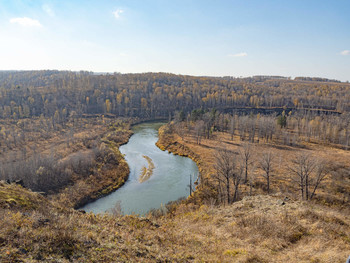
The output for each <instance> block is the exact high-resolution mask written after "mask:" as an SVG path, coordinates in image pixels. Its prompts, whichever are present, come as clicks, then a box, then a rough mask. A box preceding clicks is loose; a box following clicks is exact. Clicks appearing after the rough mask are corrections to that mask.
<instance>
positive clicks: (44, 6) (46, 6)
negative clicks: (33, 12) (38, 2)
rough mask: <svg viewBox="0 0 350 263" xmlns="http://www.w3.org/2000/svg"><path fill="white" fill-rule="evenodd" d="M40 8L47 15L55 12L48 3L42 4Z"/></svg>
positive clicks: (52, 14) (53, 14)
mask: <svg viewBox="0 0 350 263" xmlns="http://www.w3.org/2000/svg"><path fill="white" fill-rule="evenodd" d="M42 9H43V10H44V12H45V13H46V14H48V15H49V16H55V12H54V11H53V10H52V8H51V7H50V6H48V5H43V6H42Z"/></svg>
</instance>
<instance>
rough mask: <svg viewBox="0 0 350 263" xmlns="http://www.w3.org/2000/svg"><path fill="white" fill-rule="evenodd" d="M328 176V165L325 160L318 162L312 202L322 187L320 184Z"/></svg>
mask: <svg viewBox="0 0 350 263" xmlns="http://www.w3.org/2000/svg"><path fill="white" fill-rule="evenodd" d="M328 174H329V171H328V169H327V166H326V164H325V163H324V160H318V161H317V162H316V165H315V177H314V180H313V181H314V182H313V183H314V186H313V190H312V193H311V195H310V200H311V199H312V198H313V197H314V196H315V193H316V190H317V188H318V187H319V186H320V183H321V182H322V181H323V179H325V178H326V176H327V175H328Z"/></svg>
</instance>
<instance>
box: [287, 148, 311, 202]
mask: <svg viewBox="0 0 350 263" xmlns="http://www.w3.org/2000/svg"><path fill="white" fill-rule="evenodd" d="M292 162H293V164H294V166H292V167H289V170H290V171H291V172H292V173H293V174H294V176H295V178H296V180H295V181H296V182H297V183H298V185H299V189H300V193H301V199H302V200H304V199H306V200H309V197H310V194H309V188H310V177H311V173H312V171H313V170H314V169H315V160H314V159H313V158H312V156H311V155H310V154H308V153H301V154H299V155H297V156H296V158H295V159H294V160H293V161H292ZM315 191H316V190H315Z"/></svg>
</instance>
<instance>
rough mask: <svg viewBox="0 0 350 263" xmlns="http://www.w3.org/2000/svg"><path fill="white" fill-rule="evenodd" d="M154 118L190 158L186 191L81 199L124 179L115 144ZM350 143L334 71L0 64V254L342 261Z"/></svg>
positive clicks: (344, 86)
mask: <svg viewBox="0 0 350 263" xmlns="http://www.w3.org/2000/svg"><path fill="white" fill-rule="evenodd" d="M152 120H161V121H163V122H167V124H166V125H163V126H162V127H161V128H160V129H159V140H158V142H157V146H158V147H159V148H160V149H161V150H167V151H169V152H172V153H174V154H177V155H182V156H186V157H190V158H191V159H192V160H194V161H195V162H196V163H197V166H198V168H199V172H200V173H199V175H198V178H197V179H195V178H192V175H190V178H189V179H190V181H189V196H188V198H186V199H184V200H178V201H175V202H171V203H168V204H167V205H165V206H163V207H161V208H160V209H156V210H152V211H150V212H149V214H148V215H147V216H146V217H138V216H136V215H127V216H122V215H121V211H120V210H118V207H117V206H116V209H114V210H112V214H103V215H94V214H92V213H85V211H81V210H79V208H81V207H82V206H83V205H85V204H87V203H89V202H91V201H94V200H96V199H98V198H101V197H103V196H106V195H108V194H109V193H111V192H113V191H115V190H117V189H118V188H119V187H121V186H122V185H123V184H124V183H125V181H126V180H127V179H128V176H129V172H130V171H129V167H128V164H127V163H126V161H125V159H124V156H123V154H121V152H120V151H119V147H120V146H121V145H123V144H125V143H127V142H128V140H129V138H130V136H131V135H132V133H133V131H132V126H133V125H134V124H138V123H140V122H144V121H152ZM349 144H350V84H349V83H342V82H339V81H335V80H329V79H324V78H311V77H297V78H295V79H291V78H289V77H281V76H254V77H249V78H232V77H194V76H183V75H174V74H169V73H143V74H120V73H113V74H96V73H93V72H85V71H84V72H83V71H82V72H71V71H52V70H51V71H0V216H1V217H2V218H3V220H0V261H1V260H3V259H4V260H8V262H16V260H24V261H26V260H28V257H30V260H33V262H36V261H37V262H40V261H43V260H51V259H52V258H57V259H62V260H63V262H68V261H79V260H83V261H86V262H88V261H97V262H98V261H100V260H101V259H102V260H104V261H105V262H114V261H115V259H116V258H118V259H120V261H121V262H124V261H125V262H130V261H132V262H137V261H144V262H155V261H157V262H196V260H199V261H203V262H207V261H214V262H215V261H217V260H219V261H221V262H232V261H233V260H237V262H246V263H248V262H281V261H288V260H289V261H290V259H291V258H292V260H291V262H302V260H304V259H305V258H306V259H309V258H311V259H312V262H329V260H331V261H332V262H342V260H343V259H344V258H345V256H346V255H347V254H346V251H347V249H349V244H350V241H349V240H350V236H349V234H348V233H349V226H350V223H349V222H348V216H347V215H348V211H349V204H350V195H349V192H350V177H349V175H350V167H349V163H350V151H349V150H350V149H349V146H350V145H349ZM22 186H23V187H22ZM106 229H107V230H106ZM179 230H181V231H179ZM223 233H225V234H223ZM33 237H34V238H33ZM170 248H171V249H170ZM271 260H274V261H271ZM327 260H328V261H327ZM5 262H7V261H5Z"/></svg>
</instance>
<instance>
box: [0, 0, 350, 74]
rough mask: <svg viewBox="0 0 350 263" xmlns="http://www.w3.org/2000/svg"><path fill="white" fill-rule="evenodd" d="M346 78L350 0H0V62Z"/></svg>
mask: <svg viewBox="0 0 350 263" xmlns="http://www.w3.org/2000/svg"><path fill="white" fill-rule="evenodd" d="M38 69H59V70H73V71H79V70H87V71H94V72H121V73H134V72H170V73H175V74H186V75H195V76H204V75H206V76H234V77H240V76H243V77H246V76H253V75H281V76H290V77H295V76H311V77H325V78H332V79H338V80H342V81H348V80H350V1H349V0H330V1H328V0H293V1H290V0H264V1H262V0H216V1H214V0H109V1H107V0H84V1H83V0H0V70H38Z"/></svg>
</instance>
